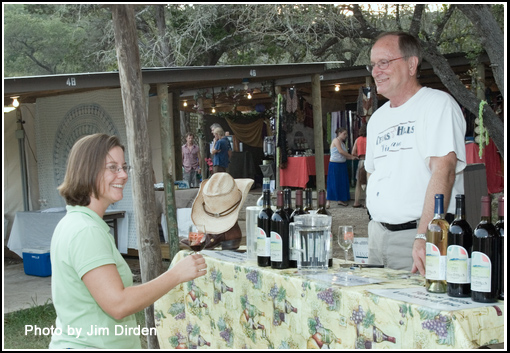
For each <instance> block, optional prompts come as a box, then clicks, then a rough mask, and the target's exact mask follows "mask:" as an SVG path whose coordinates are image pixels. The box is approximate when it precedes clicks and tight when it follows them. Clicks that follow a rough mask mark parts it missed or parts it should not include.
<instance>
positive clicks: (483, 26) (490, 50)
mask: <svg viewBox="0 0 510 353" xmlns="http://www.w3.org/2000/svg"><path fill="white" fill-rule="evenodd" d="M457 8H458V9H459V10H460V11H462V13H463V14H464V15H465V16H466V17H467V18H469V20H470V21H471V22H473V27H474V29H475V30H476V31H477V33H478V35H479V36H480V40H481V42H482V46H483V47H484V49H485V51H486V52H487V55H489V59H490V61H491V68H492V72H493V73H494V80H495V81H496V85H497V86H498V88H499V91H500V92H501V95H502V96H503V97H504V96H505V76H504V75H505V51H504V50H505V46H504V45H503V43H504V37H503V32H502V31H501V28H500V27H499V25H498V22H497V21H496V19H495V18H494V16H493V15H492V12H491V9H490V7H489V6H487V5H479V4H477V5H457ZM498 148H499V146H498Z"/></svg>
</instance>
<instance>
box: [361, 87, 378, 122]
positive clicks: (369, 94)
mask: <svg viewBox="0 0 510 353" xmlns="http://www.w3.org/2000/svg"><path fill="white" fill-rule="evenodd" d="M377 104H378V101H377V93H376V88H375V86H370V87H364V86H361V87H360V88H359V94H358V109H357V113H358V115H359V116H369V115H372V114H374V112H375V111H376V110H377Z"/></svg>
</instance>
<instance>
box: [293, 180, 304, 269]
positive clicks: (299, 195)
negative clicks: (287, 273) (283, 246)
mask: <svg viewBox="0 0 510 353" xmlns="http://www.w3.org/2000/svg"><path fill="white" fill-rule="evenodd" d="M302 214H306V212H305V211H304V210H303V190H301V189H300V190H296V208H295V209H294V211H293V212H292V214H291V215H290V218H289V221H290V223H292V222H294V217H295V216H299V215H302ZM295 246H296V244H295V239H294V236H293V234H289V248H290V250H289V267H290V268H297V260H298V255H299V252H298V251H297V250H295V249H294V247H295Z"/></svg>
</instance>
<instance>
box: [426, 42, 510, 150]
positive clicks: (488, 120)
mask: <svg viewBox="0 0 510 353" xmlns="http://www.w3.org/2000/svg"><path fill="white" fill-rule="evenodd" d="M422 45H423V48H424V50H423V57H424V59H425V60H427V61H428V62H429V63H430V65H432V67H433V68H434V73H435V74H436V75H437V76H438V77H439V78H440V79H441V82H442V83H443V84H444V85H445V87H446V88H447V89H448V91H450V93H451V95H452V96H453V97H455V99H456V100H457V101H458V102H459V103H460V104H461V105H462V106H464V107H465V108H466V109H468V110H469V111H470V112H471V113H473V114H474V115H475V116H478V112H479V107H480V102H481V100H480V99H479V98H478V97H477V96H476V95H475V94H473V93H472V92H471V91H469V90H468V89H466V87H465V86H464V85H463V84H462V82H460V80H459V79H458V78H457V76H456V75H455V73H454V72H453V70H452V69H451V67H450V65H448V62H447V61H446V59H445V58H444V56H442V55H441V54H439V53H438V52H437V49H436V46H435V45H429V44H427V43H423V42H422ZM483 116H484V125H485V127H486V128H487V130H488V131H489V135H490V137H491V138H492V140H493V141H494V143H495V144H496V147H497V148H498V150H499V153H500V154H501V157H504V156H505V135H504V131H505V130H504V128H505V127H504V125H503V121H502V120H501V119H500V118H499V117H498V116H497V115H496V113H494V111H493V110H492V109H491V108H490V107H488V106H487V105H485V106H484V109H483Z"/></svg>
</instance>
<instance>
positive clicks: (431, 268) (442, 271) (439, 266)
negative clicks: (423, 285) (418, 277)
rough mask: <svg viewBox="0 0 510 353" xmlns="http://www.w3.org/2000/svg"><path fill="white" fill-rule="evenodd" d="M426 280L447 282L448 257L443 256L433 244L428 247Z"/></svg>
mask: <svg viewBox="0 0 510 353" xmlns="http://www.w3.org/2000/svg"><path fill="white" fill-rule="evenodd" d="M425 278H426V279H428V280H432V281H444V280H446V256H442V255H441V252H440V251H439V248H438V247H437V245H435V244H433V243H427V245H426V258H425Z"/></svg>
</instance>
